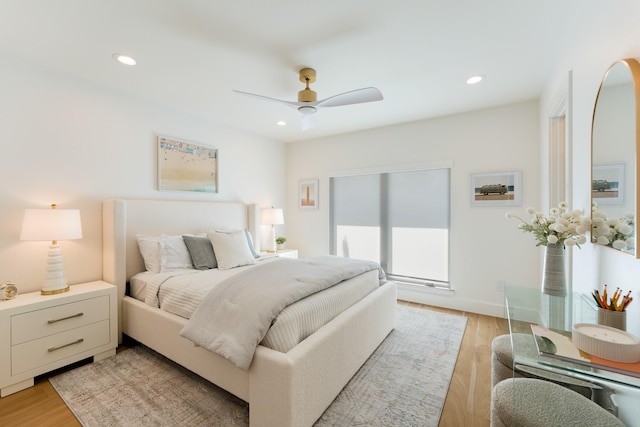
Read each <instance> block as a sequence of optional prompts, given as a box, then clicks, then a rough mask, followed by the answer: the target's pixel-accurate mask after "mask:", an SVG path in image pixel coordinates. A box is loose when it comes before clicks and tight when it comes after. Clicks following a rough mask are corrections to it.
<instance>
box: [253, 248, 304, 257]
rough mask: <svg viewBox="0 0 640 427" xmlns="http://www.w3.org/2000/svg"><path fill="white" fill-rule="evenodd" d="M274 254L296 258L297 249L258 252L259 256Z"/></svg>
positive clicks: (271, 255) (272, 255)
mask: <svg viewBox="0 0 640 427" xmlns="http://www.w3.org/2000/svg"><path fill="white" fill-rule="evenodd" d="M274 256H279V257H284V258H298V250H297V249H280V250H279V251H278V252H260V258H263V259H264V258H271V257H274Z"/></svg>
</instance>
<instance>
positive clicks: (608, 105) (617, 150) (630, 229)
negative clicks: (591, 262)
mask: <svg viewBox="0 0 640 427" xmlns="http://www.w3.org/2000/svg"><path fill="white" fill-rule="evenodd" d="M639 107H640V63H639V62H638V61H636V60H635V59H623V60H620V61H617V62H616V63H614V64H613V65H612V66H611V67H610V68H609V70H608V71H607V73H606V74H605V76H604V78H603V79H602V83H601V84H600V90H599V91H598V96H597V98H596V104H595V107H594V110H593V123H592V129H591V167H592V169H591V203H592V207H593V210H592V214H591V219H592V222H593V224H592V227H591V240H592V242H593V243H595V244H599V245H604V246H607V247H610V248H613V249H615V250H617V251H620V252H623V253H627V254H631V255H633V256H635V257H636V258H640V256H639V251H637V250H636V248H637V244H636V243H637V236H636V224H635V222H636V221H635V219H636V216H637V213H638V210H637V202H638V199H639V197H638V189H639V188H640V186H639V185H638V174H637V173H636V167H637V163H638V153H640V149H639V148H640V145H639V141H640V108H639Z"/></svg>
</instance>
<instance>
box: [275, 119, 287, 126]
mask: <svg viewBox="0 0 640 427" xmlns="http://www.w3.org/2000/svg"><path fill="white" fill-rule="evenodd" d="M276 124H277V125H278V126H286V125H287V122H285V121H284V120H279V121H277V122H276Z"/></svg>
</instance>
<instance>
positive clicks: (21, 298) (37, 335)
mask: <svg viewBox="0 0 640 427" xmlns="http://www.w3.org/2000/svg"><path fill="white" fill-rule="evenodd" d="M117 346H118V312H117V306H116V287H115V286H113V285H111V284H109V283H106V282H101V281H97V282H90V283H83V284H79V285H72V286H71V287H70V290H69V292H65V293H61V294H56V295H40V292H31V293H28V294H19V295H18V296H17V297H16V298H15V299H12V300H8V301H0V397H5V396H7V395H9V394H12V393H15V392H18V391H20V390H23V389H25V388H28V387H31V386H33V378H34V377H35V376H37V375H40V374H43V373H45V372H49V371H52V370H54V369H58V368H61V367H63V366H66V365H69V364H70V363H73V362H77V361H79V360H83V359H87V358H89V357H93V360H94V361H98V360H102V359H104V358H107V357H109V356H112V355H114V354H115V353H116V347H117Z"/></svg>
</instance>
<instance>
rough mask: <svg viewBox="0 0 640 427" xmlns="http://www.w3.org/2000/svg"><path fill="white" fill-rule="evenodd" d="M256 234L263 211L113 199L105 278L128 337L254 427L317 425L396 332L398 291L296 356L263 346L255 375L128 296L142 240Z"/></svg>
mask: <svg viewBox="0 0 640 427" xmlns="http://www.w3.org/2000/svg"><path fill="white" fill-rule="evenodd" d="M213 228H227V229H239V228H248V229H249V231H250V232H251V233H252V234H253V236H254V240H259V237H258V236H259V235H260V233H259V232H258V231H259V209H258V206H257V205H247V204H244V203H236V202H185V201H159V200H107V201H104V202H103V279H104V280H105V281H107V282H109V283H113V284H115V285H116V286H117V287H118V304H119V306H118V317H119V330H118V333H119V336H120V337H122V335H121V334H122V333H124V334H126V335H128V336H130V337H131V338H133V339H135V340H137V341H139V342H141V343H143V344H145V345H146V346H148V347H150V348H152V349H154V350H156V351H157V352H159V353H161V354H163V355H164V356H166V357H168V358H169V359H171V360H173V361H175V362H177V363H179V364H180V365H182V366H184V367H186V368H187V369H189V370H191V371H193V372H195V373H197V374H198V375H200V376H202V377H204V378H206V379H207V380H209V381H211V382H212V383H214V384H216V385H218V386H220V387H222V388H224V389H225V390H227V391H229V392H231V393H233V394H234V395H236V396H238V397H239V398H241V399H243V400H244V401H246V402H248V403H249V419H250V425H251V426H252V427H256V426H278V427H303V426H310V425H312V424H313V423H314V422H315V421H316V420H317V419H318V418H319V417H320V415H322V413H323V412H324V410H325V409H326V408H327V407H328V406H329V405H330V404H331V402H332V401H333V399H335V397H336V396H337V395H338V393H339V392H340V390H342V388H343V387H344V386H345V385H346V383H347V382H348V381H349V379H350V378H351V377H352V376H353V374H355V372H356V371H357V370H358V369H359V367H360V366H361V365H362V364H363V363H364V362H365V361H366V360H367V358H368V357H369V356H370V355H371V353H373V351H374V350H375V349H376V348H377V347H378V345H379V344H380V343H381V342H382V340H384V338H385V337H386V336H387V334H388V333H389V332H390V331H391V330H392V329H393V327H394V322H395V313H396V287H395V284H394V283H393V282H388V283H387V284H385V285H383V286H381V287H380V288H378V289H376V290H375V291H374V292H372V293H371V294H369V295H368V296H366V297H365V298H364V299H363V300H361V301H360V302H358V303H356V304H355V305H353V306H352V307H351V308H349V309H348V310H347V311H345V312H343V313H342V314H340V315H339V316H337V317H336V318H334V319H333V320H332V321H331V322H329V323H328V324H326V325H325V326H323V327H322V328H320V329H319V330H318V331H317V332H315V333H314V334H312V335H311V336H310V337H308V338H307V339H305V340H304V341H302V342H301V343H300V344H298V345H297V346H296V347H294V348H293V349H291V350H290V351H289V352H288V353H280V352H277V351H275V350H271V349H269V348H266V347H264V346H258V348H257V350H256V353H255V355H254V359H253V362H252V364H251V366H250V368H249V369H248V370H246V371H245V370H241V369H238V368H236V367H235V366H233V365H232V364H231V363H230V362H228V361H227V360H225V359H223V358H222V357H220V356H218V355H216V354H214V353H211V352H209V351H207V350H204V349H202V348H200V347H196V346H195V345H194V344H193V343H192V342H190V341H188V340H186V339H185V338H182V337H180V336H179V335H178V333H179V331H180V330H181V329H182V327H183V326H184V325H185V323H186V320H185V319H183V318H180V317H178V316H175V315H172V314H169V313H166V312H163V311H160V310H159V309H156V308H153V307H150V306H148V305H146V304H145V303H144V302H140V301H138V300H136V299H133V298H130V297H127V296H125V289H126V282H127V280H128V278H129V277H131V276H132V275H133V274H135V273H138V272H140V271H143V270H144V262H143V260H142V256H141V255H140V252H139V250H138V246H137V240H136V234H146V235H159V234H162V233H165V234H184V233H199V232H205V231H207V230H210V229H213Z"/></svg>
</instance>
